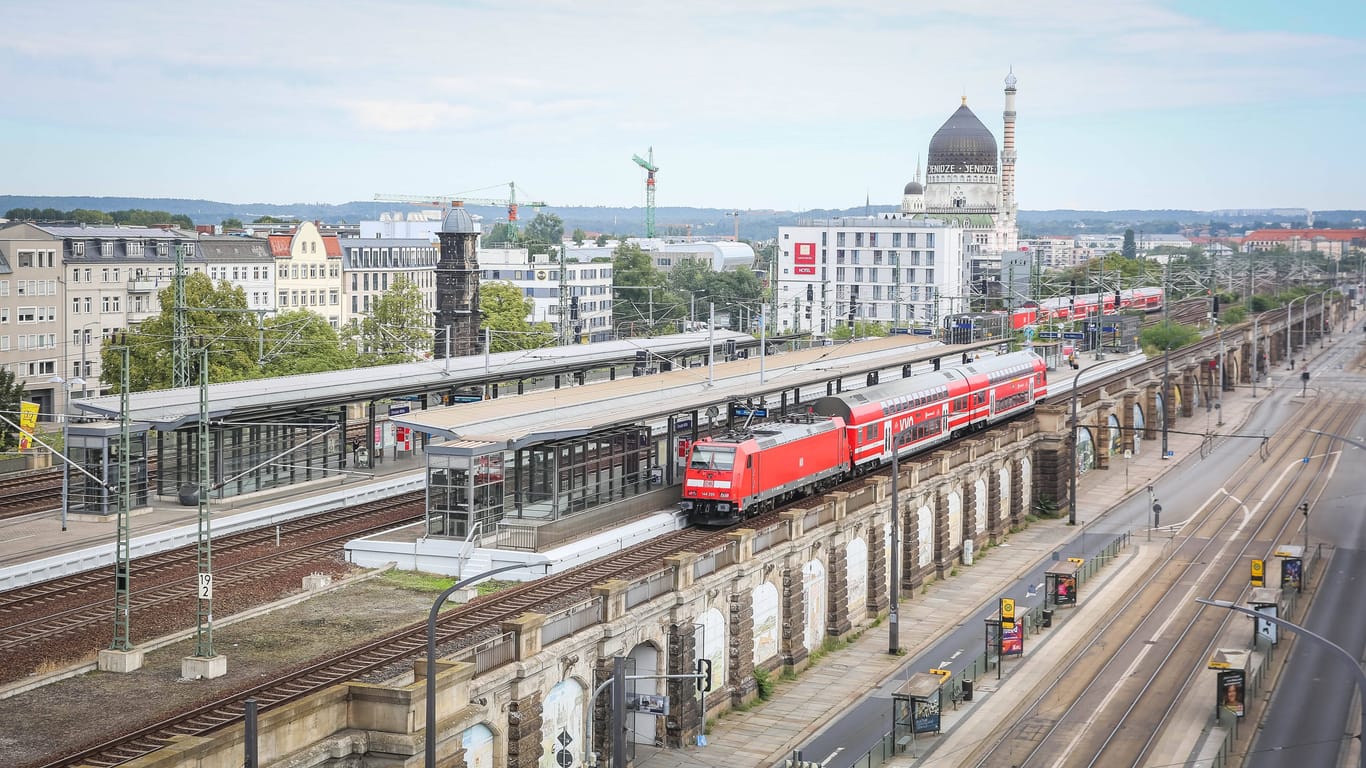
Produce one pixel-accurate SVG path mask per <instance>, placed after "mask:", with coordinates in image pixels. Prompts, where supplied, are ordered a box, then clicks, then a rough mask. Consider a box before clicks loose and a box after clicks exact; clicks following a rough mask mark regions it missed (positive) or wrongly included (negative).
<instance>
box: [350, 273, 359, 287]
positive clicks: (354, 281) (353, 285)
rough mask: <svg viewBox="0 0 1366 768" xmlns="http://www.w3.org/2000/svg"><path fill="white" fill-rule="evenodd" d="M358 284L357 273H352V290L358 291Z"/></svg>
mask: <svg viewBox="0 0 1366 768" xmlns="http://www.w3.org/2000/svg"><path fill="white" fill-rule="evenodd" d="M356 282H357V281H356V273H355V272H352V273H351V290H352V291H355V290H358V289H357V288H356Z"/></svg>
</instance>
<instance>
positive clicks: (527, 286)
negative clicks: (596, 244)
mask: <svg viewBox="0 0 1366 768" xmlns="http://www.w3.org/2000/svg"><path fill="white" fill-rule="evenodd" d="M565 269H566V272H567V273H566V275H565V281H564V283H565V285H564V296H563V304H562V303H561V295H560V294H561V288H560V264H559V261H558V259H556V260H551V258H550V257H549V256H548V255H546V254H543V253H538V254H530V253H528V252H527V249H525V248H480V249H479V270H480V280H481V281H482V282H484V283H491V282H505V283H512V284H513V285H514V286H516V287H517V288H518V289H519V290H521V292H522V295H524V296H526V297H527V298H529V299H531V301H532V310H531V315H530V316H529V317H528V318H527V320H529V321H531V322H533V323H538V322H548V323H550V324H551V326H552V327H554V329H555V333H556V335H557V337H558V338H560V339H561V340H562V341H563V342H564V343H569V344H573V343H576V342H578V343H588V342H593V341H610V340H611V339H612V338H613V337H614V331H613V327H612V264H611V263H610V262H588V263H579V262H572V261H571V262H568V263H567V264H566V265H565ZM561 306H564V308H565V314H566V315H568V317H567V318H563V319H565V320H567V323H564V324H562V323H561V320H562V318H561V313H560V307H561ZM562 325H563V327H562Z"/></svg>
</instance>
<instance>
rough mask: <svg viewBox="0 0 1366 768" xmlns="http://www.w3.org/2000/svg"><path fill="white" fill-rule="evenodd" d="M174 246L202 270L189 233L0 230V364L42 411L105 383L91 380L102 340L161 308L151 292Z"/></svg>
mask: <svg viewBox="0 0 1366 768" xmlns="http://www.w3.org/2000/svg"><path fill="white" fill-rule="evenodd" d="M179 249H184V251H183V252H184V256H185V263H186V268H187V270H188V271H191V272H198V271H203V269H204V259H203V257H202V256H201V255H200V254H199V252H198V248H197V243H196V237H195V235H194V234H193V233H190V232H182V231H180V230H175V229H154V228H148V227H123V226H110V225H98V226H94V225H88V226H81V225H52V224H32V223H23V224H16V225H12V226H9V227H5V228H4V229H0V251H3V252H4V253H5V255H6V259H5V260H6V261H7V262H8V263H9V267H8V268H9V269H10V274H9V276H8V277H0V281H7V282H8V283H9V286H8V293H9V295H8V296H6V295H3V294H5V293H6V286H4V285H3V284H0V364H3V365H6V366H8V367H9V368H10V369H11V370H14V371H15V373H16V374H17V375H19V378H20V380H21V381H22V383H23V384H24V387H25V389H26V390H27V391H28V393H29V399H30V400H33V401H35V402H37V403H39V406H40V408H41V409H42V412H43V413H44V414H49V415H50V414H53V413H57V412H64V411H66V410H67V405H68V403H69V400H70V399H71V398H72V397H80V396H83V395H98V394H101V393H103V392H104V391H106V390H107V389H108V388H107V387H104V386H102V385H101V383H100V377H101V374H102V371H101V366H100V351H101V348H102V346H103V344H104V342H105V341H107V340H108V339H109V338H111V337H112V336H113V334H115V333H117V332H118V331H120V330H123V329H126V328H130V327H132V326H135V325H137V324H138V323H140V322H142V321H144V320H146V319H148V318H150V317H152V316H154V315H156V314H159V313H160V312H161V304H160V301H159V292H160V290H161V289H163V288H166V287H168V286H169V285H170V284H171V278H172V277H173V276H174V274H175V262H176V254H177V251H178V250H179ZM21 265H32V266H21ZM6 305H8V309H9V312H8V313H6V312H5V311H4V307H5V306H6ZM7 315H8V316H9V317H10V318H11V319H10V321H9V322H8V323H6V322H5V317H6V316H7ZM21 326H22V328H21ZM11 327H12V328H13V330H12V331H9V332H7V329H9V328H11ZM21 331H22V332H21ZM5 336H8V337H10V340H9V341H8V345H9V349H8V350H6V349H5V345H6V341H5V339H4V338H3V337H5Z"/></svg>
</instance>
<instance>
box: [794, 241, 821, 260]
mask: <svg viewBox="0 0 1366 768" xmlns="http://www.w3.org/2000/svg"><path fill="white" fill-rule="evenodd" d="M792 262H793V263H794V264H815V263H816V244H815V243H793V244H792Z"/></svg>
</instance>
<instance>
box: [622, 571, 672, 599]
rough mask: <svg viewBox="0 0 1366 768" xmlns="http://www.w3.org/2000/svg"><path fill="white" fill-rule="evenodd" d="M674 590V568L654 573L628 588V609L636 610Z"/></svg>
mask: <svg viewBox="0 0 1366 768" xmlns="http://www.w3.org/2000/svg"><path fill="white" fill-rule="evenodd" d="M673 588H674V568H673V567H669V568H665V569H664V570H662V571H659V572H658V573H652V574H650V575H649V576H646V577H645V578H643V579H640V580H639V581H636V582H633V583H632V584H631V585H630V586H629V587H627V588H626V607H627V608H628V609H630V608H634V607H636V606H637V605H640V604H641V603H647V602H649V601H651V600H653V599H655V598H656V597H659V596H660V595H663V594H666V593H668V592H672V591H673Z"/></svg>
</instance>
